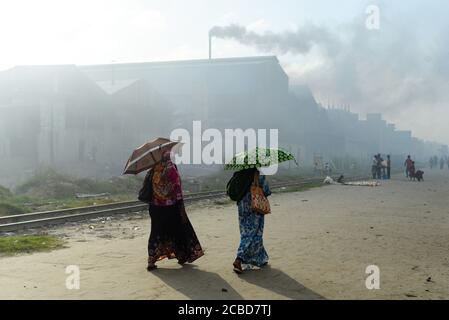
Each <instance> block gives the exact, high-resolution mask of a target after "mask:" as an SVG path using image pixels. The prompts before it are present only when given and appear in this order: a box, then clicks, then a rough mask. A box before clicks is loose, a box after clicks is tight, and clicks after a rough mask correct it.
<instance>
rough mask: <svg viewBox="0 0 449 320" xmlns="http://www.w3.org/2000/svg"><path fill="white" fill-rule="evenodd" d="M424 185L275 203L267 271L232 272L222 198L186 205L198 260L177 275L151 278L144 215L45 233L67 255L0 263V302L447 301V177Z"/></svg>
mask: <svg viewBox="0 0 449 320" xmlns="http://www.w3.org/2000/svg"><path fill="white" fill-rule="evenodd" d="M425 179H426V181H425V182H422V183H417V182H409V181H406V180H405V179H404V178H403V177H396V178H395V180H392V181H387V182H382V186H379V187H355V186H326V187H323V188H317V189H312V190H309V191H306V192H297V193H282V194H276V195H273V196H272V197H271V203H272V209H273V214H272V215H270V216H267V218H266V229H265V245H266V248H267V251H268V253H269V255H270V258H271V259H270V267H268V268H266V269H262V270H256V271H250V272H248V273H246V274H244V275H242V276H237V275H236V274H234V273H233V272H232V267H231V263H232V261H233V259H234V254H235V250H236V247H237V245H238V241H239V233H238V225H237V213H236V207H235V205H233V204H230V203H227V202H219V201H217V202H209V203H203V204H202V205H201V206H199V205H195V206H191V207H189V208H188V212H189V216H190V219H191V221H192V223H193V225H194V227H195V228H196V232H197V235H198V237H199V239H200V241H201V242H202V245H203V247H204V248H205V249H206V255H205V256H204V257H202V258H201V259H199V260H198V261H197V262H196V263H195V264H194V265H190V266H186V267H180V266H178V265H177V264H176V262H175V261H162V262H159V269H158V270H156V271H154V272H152V273H148V272H147V271H146V270H145V266H146V242H147V236H148V235H147V230H148V228H149V223H150V222H149V219H148V217H147V216H146V215H135V216H133V217H129V218H127V219H123V218H122V219H118V218H117V217H114V218H112V219H110V220H109V219H108V220H101V219H99V220H97V221H94V222H89V223H86V224H79V225H69V226H65V227H64V228H59V229H53V230H49V231H48V232H49V233H50V234H57V235H60V236H63V237H64V238H65V239H66V240H67V248H66V249H61V250H57V251H53V252H49V253H36V254H32V255H24V256H17V257H8V258H5V257H3V258H0V286H1V290H0V298H2V299H14V298H31V299H59V298H64V299H77V298H84V299H121V298H123V299H185V298H187V299H242V298H244V299H316V298H321V299H323V298H324V299H413V298H418V299H443V298H445V299H448V298H449V254H448V252H449V228H448V227H449V206H448V200H447V199H448V198H447V195H448V192H449V173H447V171H444V172H440V170H438V171H436V170H435V171H434V172H430V170H427V172H426V173H425ZM68 265H78V266H79V267H80V271H81V287H80V289H79V290H68V289H67V288H66V286H65V281H66V276H67V275H66V274H65V268H66V266H68ZM368 265H377V266H378V267H379V268H380V289H379V290H368V289H366V287H365V278H366V277H367V274H365V269H366V267H367V266H368Z"/></svg>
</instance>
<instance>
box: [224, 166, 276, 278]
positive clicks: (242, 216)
mask: <svg viewBox="0 0 449 320" xmlns="http://www.w3.org/2000/svg"><path fill="white" fill-rule="evenodd" d="M258 173H259V172H258V170H257V169H249V170H244V172H242V173H241V174H242V175H245V176H246V177H247V178H246V180H247V181H246V183H244V184H243V188H245V193H244V196H243V198H241V199H240V200H239V201H238V202H237V206H238V212H239V226H240V245H239V248H238V250H237V258H236V259H235V261H234V263H233V266H234V271H235V272H236V273H242V272H243V267H242V265H248V266H249V267H252V266H257V267H263V266H265V265H266V264H267V263H268V254H267V252H266V250H265V248H264V246H263V229H264V223H265V216H264V215H263V214H259V213H256V212H254V211H252V210H251V184H252V182H253V180H254V176H255V175H256V174H258ZM259 185H260V186H261V187H262V188H263V192H264V194H265V196H266V197H268V196H269V195H270V194H271V191H270V188H269V186H268V183H267V182H266V179H265V176H263V175H259Z"/></svg>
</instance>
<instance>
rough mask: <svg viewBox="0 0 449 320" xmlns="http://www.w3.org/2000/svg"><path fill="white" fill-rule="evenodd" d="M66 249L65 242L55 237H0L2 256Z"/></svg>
mask: <svg viewBox="0 0 449 320" xmlns="http://www.w3.org/2000/svg"><path fill="white" fill-rule="evenodd" d="M63 247H64V242H63V241H62V240H61V239H59V238H57V237H54V236H48V235H42V236H5V237H0V255H3V256H11V255H15V254H20V253H33V252H43V251H51V250H55V249H60V248H63Z"/></svg>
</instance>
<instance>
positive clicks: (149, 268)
mask: <svg viewBox="0 0 449 320" xmlns="http://www.w3.org/2000/svg"><path fill="white" fill-rule="evenodd" d="M154 269H157V265H155V264H150V263H149V264H148V266H147V271H153V270H154Z"/></svg>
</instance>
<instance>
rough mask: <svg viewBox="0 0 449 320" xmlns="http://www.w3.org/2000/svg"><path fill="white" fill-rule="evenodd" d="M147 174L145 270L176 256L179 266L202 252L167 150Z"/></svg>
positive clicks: (179, 181) (175, 169)
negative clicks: (148, 221) (149, 189)
mask: <svg viewBox="0 0 449 320" xmlns="http://www.w3.org/2000/svg"><path fill="white" fill-rule="evenodd" d="M148 174H149V175H150V177H149V181H151V183H152V196H151V201H150V208H149V212H150V217H151V234H150V238H149V240H148V266H147V270H148V271H151V270H153V269H155V268H156V267H157V266H156V262H157V261H159V260H162V259H165V258H168V259H174V258H176V259H177V260H178V263H179V264H181V265H183V264H184V263H186V262H189V263H191V262H193V261H195V260H196V259H198V258H199V257H201V256H202V255H203V254H204V252H203V249H202V248H201V245H200V242H199V241H198V238H197V236H196V234H195V231H194V229H193V227H192V225H191V223H190V221H189V218H188V217H187V214H186V211H185V208H184V201H183V196H182V189H181V179H180V177H179V173H178V169H177V168H176V165H175V164H173V163H172V161H171V160H170V152H166V153H165V154H164V155H163V158H162V161H161V162H160V163H158V164H157V165H156V166H155V167H154V168H153V169H152V170H151V171H150V172H149V173H148Z"/></svg>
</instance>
